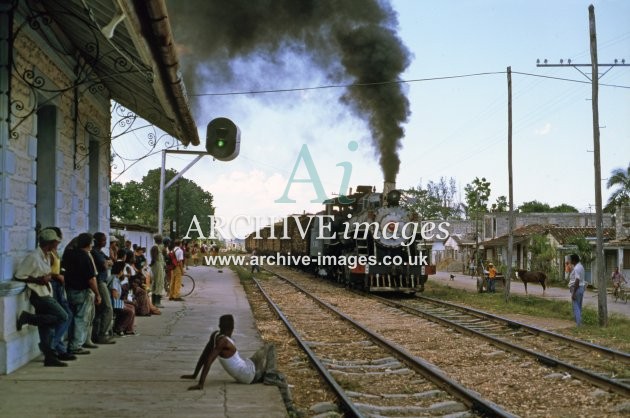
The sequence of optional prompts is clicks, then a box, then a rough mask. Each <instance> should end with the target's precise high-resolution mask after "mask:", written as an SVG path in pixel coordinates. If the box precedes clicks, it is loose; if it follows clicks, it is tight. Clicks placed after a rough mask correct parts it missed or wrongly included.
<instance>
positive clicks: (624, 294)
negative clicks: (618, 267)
mask: <svg viewBox="0 0 630 418" xmlns="http://www.w3.org/2000/svg"><path fill="white" fill-rule="evenodd" d="M614 295H615V302H617V301H618V300H619V299H621V300H622V301H623V303H628V291H627V290H626V286H624V285H623V283H622V284H621V285H620V286H619V288H617V289H616V292H614Z"/></svg>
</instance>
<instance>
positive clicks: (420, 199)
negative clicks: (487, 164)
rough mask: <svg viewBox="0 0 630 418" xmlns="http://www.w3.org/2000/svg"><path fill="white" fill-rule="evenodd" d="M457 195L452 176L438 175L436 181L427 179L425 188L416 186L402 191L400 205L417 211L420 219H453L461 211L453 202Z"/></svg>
mask: <svg viewBox="0 0 630 418" xmlns="http://www.w3.org/2000/svg"><path fill="white" fill-rule="evenodd" d="M456 195H457V187H456V181H455V179H454V178H452V177H451V178H450V179H446V178H445V177H440V180H439V181H438V182H433V181H429V183H428V184H427V187H426V189H424V188H423V187H422V184H420V185H419V186H418V187H415V188H411V189H408V190H405V191H404V195H403V203H402V206H403V207H405V208H407V209H409V210H411V211H413V212H415V213H417V214H418V215H419V216H420V217H421V218H422V219H438V218H439V219H453V218H458V217H459V214H460V213H461V209H460V205H459V204H458V203H457V202H455V196H456Z"/></svg>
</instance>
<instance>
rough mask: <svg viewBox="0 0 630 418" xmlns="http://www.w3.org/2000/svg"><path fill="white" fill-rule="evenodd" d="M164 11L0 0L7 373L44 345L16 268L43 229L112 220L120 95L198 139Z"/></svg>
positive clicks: (2, 344) (147, 5) (155, 2)
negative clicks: (26, 315) (21, 318)
mask: <svg viewBox="0 0 630 418" xmlns="http://www.w3.org/2000/svg"><path fill="white" fill-rule="evenodd" d="M117 17H121V18H122V20H120V19H119V18H117ZM167 17H168V16H167V14H166V8H165V4H164V0H147V1H141V2H127V1H122V2H121V1H116V0H90V1H89V2H85V1H82V0H64V1H53V0H41V1H37V2H27V1H2V2H0V319H1V320H0V373H3V374H6V373H10V372H11V371H13V370H15V369H16V368H18V367H20V366H21V365H23V364H25V363H26V362H28V361H29V360H31V359H33V358H34V357H36V356H38V355H39V354H40V353H39V349H38V340H39V338H38V334H37V329H36V328H35V327H25V328H24V329H23V330H22V331H20V332H17V331H16V321H15V319H16V315H17V314H18V313H19V312H21V311H22V310H24V309H32V308H31V307H30V304H29V302H28V297H27V292H25V291H24V284H22V283H20V282H16V281H13V280H12V277H13V273H14V271H15V268H16V266H17V264H18V263H19V262H20V260H21V259H22V258H23V257H24V255H25V254H27V252H29V251H31V250H33V249H34V248H35V247H36V245H37V242H36V241H37V239H36V237H37V232H38V230H39V229H41V228H43V227H46V226H51V225H55V226H58V227H59V228H61V230H62V231H63V236H64V243H63V245H65V244H67V241H69V239H71V238H72V237H74V236H76V235H78V234H79V233H81V232H85V231H89V232H96V231H103V232H105V233H106V234H108V232H109V230H110V225H109V217H110V216H109V184H110V152H111V151H110V142H111V136H110V132H111V131H110V129H111V123H112V116H111V115H110V111H111V110H110V109H111V108H112V100H114V101H116V102H117V103H119V104H121V105H123V106H124V107H125V108H126V109H129V110H130V111H133V112H135V113H136V114H138V115H139V116H141V117H142V118H144V119H145V120H147V121H149V122H151V123H152V124H154V125H155V126H157V127H158V128H160V129H162V130H163V131H165V132H167V133H169V134H171V135H172V136H174V137H176V138H177V139H179V140H180V141H181V142H182V143H183V144H188V143H193V144H195V145H196V144H198V143H199V138H198V134H197V128H196V126H195V123H194V121H193V119H192V116H191V114H190V109H189V107H188V104H187V99H186V93H185V89H184V85H183V82H182V81H181V78H180V76H179V72H178V61H177V56H176V54H175V52H174V41H173V39H172V36H171V32H170V26H169V24H168V19H167ZM151 22H153V23H151ZM110 23H111V24H110ZM116 23H118V24H117V25H116ZM121 140H124V138H123V139H121ZM108 235H109V234H108Z"/></svg>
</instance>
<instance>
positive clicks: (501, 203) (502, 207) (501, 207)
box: [490, 196, 509, 212]
mask: <svg viewBox="0 0 630 418" xmlns="http://www.w3.org/2000/svg"><path fill="white" fill-rule="evenodd" d="M508 209H509V207H508V201H507V197H505V196H499V197H497V201H496V203H493V204H492V207H491V208H490V210H491V211H492V212H507V211H508Z"/></svg>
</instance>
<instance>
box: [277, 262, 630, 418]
mask: <svg viewBox="0 0 630 418" xmlns="http://www.w3.org/2000/svg"><path fill="white" fill-rule="evenodd" d="M274 270H275V271H274V274H280V275H281V276H290V277H286V278H288V279H290V280H292V281H297V282H298V283H300V285H301V286H303V287H304V288H305V289H307V290H308V291H311V292H314V293H317V295H318V297H320V298H321V299H324V300H325V301H326V302H327V303H328V304H331V305H334V306H337V307H338V308H340V309H342V310H343V311H344V313H345V315H347V316H349V317H352V318H355V319H357V320H359V321H360V322H361V323H362V325H363V326H365V327H368V328H370V329H372V330H373V332H375V333H378V334H379V335H380V336H382V337H383V338H384V339H386V340H390V341H394V342H395V343H396V344H397V345H399V346H401V347H405V348H406V349H407V350H408V351H410V352H411V353H412V354H414V355H416V356H421V357H424V358H427V359H428V360H429V361H430V362H431V363H433V364H436V365H437V366H438V367H440V368H441V369H442V370H444V371H445V373H447V374H449V375H451V376H452V377H453V378H454V379H455V380H457V381H458V382H460V383H461V384H463V385H464V386H468V387H473V388H475V389H476V390H477V391H478V392H479V393H481V394H482V396H484V397H485V398H487V399H490V400H491V401H493V402H495V403H496V404H500V405H501V406H503V407H504V408H505V409H507V410H509V411H511V412H512V413H516V414H518V415H530V416H537V415H566V414H571V413H574V412H575V411H577V410H580V411H582V412H583V410H584V409H586V410H587V411H588V410H592V413H593V414H595V415H601V413H602V411H606V412H605V413H606V414H608V415H611V416H624V413H621V412H619V411H624V412H625V413H627V411H628V409H627V408H628V406H627V403H628V392H627V391H628V383H627V373H628V355H627V353H622V352H618V351H615V350H609V349H606V348H605V347H599V346H596V345H593V344H589V343H585V342H581V341H578V340H572V339H569V340H565V339H564V338H563V337H562V336H560V335H559V334H554V333H549V332H547V331H544V330H539V329H536V328H533V327H528V326H527V325H525V324H519V323H517V322H515V321H511V320H508V319H504V318H500V317H497V316H493V315H490V314H485V313H483V312H480V311H474V310H471V311H470V312H468V313H466V310H465V308H462V307H459V306H456V305H452V306H448V307H447V305H448V304H447V305H441V304H440V303H439V301H433V300H430V299H427V298H422V297H421V298H419V300H417V301H416V300H414V301H412V302H410V301H406V302H405V303H404V304H403V303H400V302H394V301H391V300H388V299H373V300H372V301H373V303H369V304H368V303H366V295H357V294H353V293H351V292H346V291H343V290H341V289H340V288H339V287H337V286H334V285H332V284H330V283H327V282H322V281H319V280H312V279H310V278H305V277H304V275H303V274H302V273H297V272H293V271H290V270H287V269H274ZM403 305H411V306H403ZM420 311H423V312H422V313H420ZM419 315H420V316H419ZM486 315H487V316H486ZM428 321H430V322H428ZM400 324H404V325H402V326H401V325H400ZM436 324H439V325H441V326H438V325H436ZM405 325H406V326H405ZM446 327H448V328H446ZM452 330H456V331H457V332H453V331H452ZM482 339H483V342H481V341H482ZM511 345H514V346H515V347H516V348H512V347H511ZM585 350H588V351H585ZM526 356H527V357H530V358H531V359H535V361H530V360H528V359H527V357H526ZM589 359H590V360H589ZM587 360H588V361H587ZM575 363H580V364H581V363H587V364H586V366H584V367H586V368H587V369H588V370H581V371H580V367H575ZM581 365H583V364H581ZM550 366H551V367H550ZM587 382H588V383H587ZM591 385H596V386H598V387H600V388H603V389H605V391H603V390H601V389H597V388H594V387H593V386H591ZM576 388H579V389H580V390H578V391H577V392H576ZM575 392H576V393H579V394H580V395H581V396H579V397H577V398H575V399H573V398H572V397H569V398H567V397H566V394H567V393H575ZM611 392H615V393H611ZM582 395H583V396H582ZM563 398H564V400H563ZM529 404H531V406H532V407H535V409H536V412H532V411H531V410H530V409H529V408H528V405H529ZM624 404H626V405H625V407H624ZM624 408H625V409H624ZM587 415H588V413H587Z"/></svg>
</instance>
